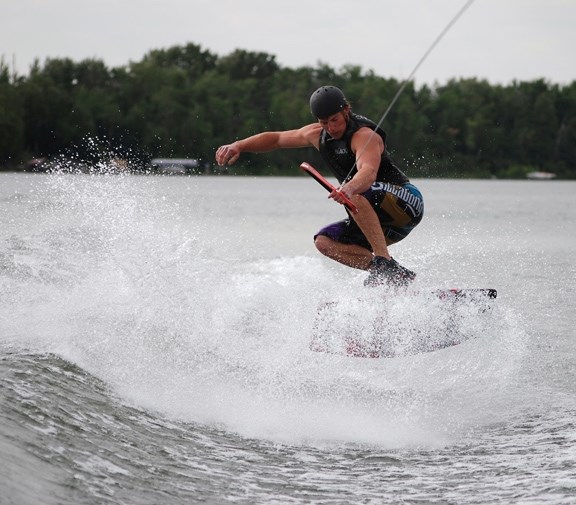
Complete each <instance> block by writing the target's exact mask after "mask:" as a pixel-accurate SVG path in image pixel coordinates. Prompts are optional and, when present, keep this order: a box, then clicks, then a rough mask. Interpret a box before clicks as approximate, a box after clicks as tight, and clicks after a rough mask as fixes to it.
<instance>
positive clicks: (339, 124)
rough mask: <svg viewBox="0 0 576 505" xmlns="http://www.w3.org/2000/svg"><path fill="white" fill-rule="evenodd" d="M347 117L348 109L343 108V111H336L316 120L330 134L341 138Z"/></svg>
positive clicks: (335, 137)
mask: <svg viewBox="0 0 576 505" xmlns="http://www.w3.org/2000/svg"><path fill="white" fill-rule="evenodd" d="M347 117H348V110H347V109H344V110H343V111H340V112H337V113H336V114H332V115H331V116H329V117H327V118H326V119H319V120H318V122H319V123H320V126H322V128H324V130H326V131H327V132H328V133H329V134H330V136H331V137H332V138H334V139H336V140H338V139H340V138H342V135H344V132H345V131H346V119H347Z"/></svg>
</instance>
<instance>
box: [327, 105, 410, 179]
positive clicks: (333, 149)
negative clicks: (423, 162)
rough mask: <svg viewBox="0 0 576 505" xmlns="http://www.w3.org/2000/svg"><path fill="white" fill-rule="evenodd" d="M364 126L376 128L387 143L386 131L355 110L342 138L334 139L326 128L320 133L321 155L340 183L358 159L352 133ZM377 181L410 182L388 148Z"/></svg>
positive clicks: (383, 154) (381, 161)
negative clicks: (395, 162)
mask: <svg viewBox="0 0 576 505" xmlns="http://www.w3.org/2000/svg"><path fill="white" fill-rule="evenodd" d="M363 127H368V128H370V129H372V130H375V131H376V133H377V134H378V135H380V137H382V141H383V142H384V145H386V132H385V131H384V130H383V129H382V128H378V127H377V125H376V123H374V122H373V121H371V120H370V119H368V118H366V117H364V116H361V115H359V114H355V113H353V112H350V113H349V116H348V123H347V125H346V131H345V132H344V135H342V138H340V139H334V138H332V137H331V136H330V134H329V133H328V132H327V131H326V130H322V133H321V134H320V146H319V147H320V155H321V156H322V159H323V160H324V161H325V162H326V163H327V165H328V167H329V168H330V171H331V172H332V173H333V174H334V176H335V177H336V179H338V182H340V183H343V182H344V180H345V179H346V177H347V176H348V174H349V173H350V170H351V169H352V167H353V166H354V163H355V161H356V155H355V154H354V153H353V152H352V147H351V141H352V135H354V133H355V132H356V131H358V130H359V129H360V128H363ZM356 172H357V169H356V167H354V170H353V172H352V173H351V174H350V179H351V178H352V177H354V175H355V174H356ZM376 181H377V182H389V183H391V184H396V185H399V186H401V185H402V184H406V183H407V182H410V180H409V179H408V177H406V175H405V174H404V173H403V172H402V171H401V170H400V169H399V168H398V167H397V166H396V165H394V163H392V160H391V159H390V157H389V156H388V152H387V151H386V149H384V152H383V153H382V157H381V159H380V167H379V169H378V175H377V177H376Z"/></svg>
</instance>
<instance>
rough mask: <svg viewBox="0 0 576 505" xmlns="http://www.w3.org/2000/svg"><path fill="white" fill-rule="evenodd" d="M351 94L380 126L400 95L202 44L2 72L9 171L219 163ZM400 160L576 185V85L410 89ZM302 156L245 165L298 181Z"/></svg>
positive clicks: (249, 160) (395, 128) (394, 138)
mask: <svg viewBox="0 0 576 505" xmlns="http://www.w3.org/2000/svg"><path fill="white" fill-rule="evenodd" d="M323 84H334V85H336V86H338V87H341V88H342V89H343V90H344V92H345V94H346V96H347V98H348V99H349V100H350V102H351V103H352V107H353V109H354V110H355V111H356V112H358V113H361V114H363V115H365V116H368V117H370V118H372V119H373V120H374V121H376V122H378V120H379V119H380V118H381V117H382V114H383V113H384V111H385V110H386V109H387V108H388V106H389V105H390V103H391V101H392V99H393V97H394V95H395V94H396V93H397V91H398V89H399V88H400V86H401V84H402V82H400V81H397V80H396V79H392V78H384V77H379V76H377V75H375V74H374V73H373V72H371V71H368V72H366V71H363V69H362V68H361V67H358V66H353V65H349V66H345V67H343V68H342V69H340V70H339V71H336V70H334V69H332V68H330V67H329V66H327V65H325V64H321V63H320V64H319V65H318V66H317V67H315V68H311V67H302V68H297V69H291V68H283V67H281V66H280V65H278V64H277V63H276V61H275V57H274V56H272V55H270V54H266V53H262V52H258V53H254V52H247V51H244V50H236V51H234V52H233V53H231V54H229V55H227V56H224V57H219V56H216V55H214V54H211V53H210V52H209V51H206V50H203V49H202V48H201V47H200V46H198V45H195V44H188V45H185V46H176V47H172V48H169V49H165V50H155V51H151V52H150V53H148V54H147V55H146V56H145V57H144V58H143V59H142V60H141V61H139V62H132V63H130V64H128V65H126V66H123V67H119V68H107V67H106V65H105V64H104V63H103V62H102V61H99V60H95V59H90V60H84V61H81V62H74V61H72V60H70V59H48V60H46V61H45V62H44V64H43V65H40V64H39V63H38V62H36V63H35V65H34V66H33V67H32V68H31V69H30V72H29V74H28V75H27V76H18V75H13V74H12V73H11V72H10V68H9V66H8V65H7V64H6V63H5V61H4V60H3V59H2V60H0V167H2V168H7V169H15V168H18V167H21V166H23V164H24V163H25V162H26V161H27V160H29V159H31V158H38V157H48V158H51V157H55V156H71V157H73V158H76V159H79V160H86V161H94V160H95V159H96V158H98V157H102V156H111V157H118V158H122V159H128V160H130V162H131V163H139V164H142V166H144V165H145V164H146V163H147V162H148V161H149V160H150V159H151V158H154V157H164V158H168V157H178V158H198V159H200V160H201V161H202V164H203V166H207V164H211V163H213V157H214V151H215V149H216V148H217V147H218V146H219V145H221V144H224V143H229V142H231V141H233V140H235V139H238V138H242V137H245V136H248V135H251V134H254V133H257V132H260V131H263V130H285V129H292V128H297V127H299V126H302V125H304V124H306V123H309V122H312V121H313V118H312V117H311V115H310V112H309V108H308V99H309V97H310V94H311V93H312V91H314V90H315V89H316V88H317V87H319V86H321V85H323ZM383 127H384V129H385V130H386V131H387V132H388V144H389V145H388V147H389V150H390V152H391V154H392V157H393V159H394V160H395V161H396V162H397V164H399V165H400V166H401V167H402V168H403V169H404V170H405V171H406V172H407V173H408V174H409V175H410V176H412V177H440V176H442V177H491V176H495V177H503V178H504V177H524V176H525V174H526V173H527V172H529V171H534V170H542V171H549V172H554V173H556V174H557V175H558V177H560V178H576V82H573V83H572V84H570V85H567V86H560V85H557V84H551V83H548V82H546V81H544V80H536V81H533V82H514V83H512V84H510V85H506V86H502V85H492V84H490V83H488V82H486V81H483V80H477V79H461V80H450V81H449V82H447V83H445V84H438V85H435V86H428V85H423V86H421V87H419V88H416V87H415V86H414V85H413V84H412V83H409V84H408V85H407V87H406V88H405V90H404V92H403V93H402V94H401V95H400V97H399V99H398V101H397V102H396V103H395V105H394V106H393V108H392V109H391V111H390V113H389V114H388V116H387V117H386V119H385V121H384V123H383ZM302 161H309V162H311V163H317V164H318V165H319V166H321V163H320V162H319V161H318V158H317V155H316V153H314V152H313V150H311V151H310V152H303V151H302V150H287V151H276V152H272V153H266V154H264V155H261V154H246V155H243V157H242V158H241V164H240V166H241V167H242V168H243V169H244V170H246V171H248V173H251V174H266V175H268V174H285V175H289V174H295V173H298V167H299V165H300V163H301V162H302Z"/></svg>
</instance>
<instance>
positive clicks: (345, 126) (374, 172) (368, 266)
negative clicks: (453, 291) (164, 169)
mask: <svg viewBox="0 0 576 505" xmlns="http://www.w3.org/2000/svg"><path fill="white" fill-rule="evenodd" d="M310 112H311V113H312V116H313V117H315V118H316V120H317V122H315V123H311V124H308V125H305V126H303V127H301V128H299V129H296V130H287V131H277V132H262V133H258V134H256V135H253V136H251V137H248V138H245V139H242V140H238V141H236V142H233V143H231V144H227V145H223V146H221V147H220V148H218V150H217V151H216V161H217V162H218V164H219V165H220V166H224V165H231V164H232V163H235V162H236V161H237V160H238V158H239V156H240V154H241V153H243V152H256V153H260V152H268V151H272V150H275V149H284V148H297V147H315V148H316V149H317V150H318V151H319V152H320V154H321V156H322V159H323V160H324V161H325V163H326V165H327V166H328V168H329V169H330V171H331V172H332V174H333V175H334V176H335V177H336V179H337V180H338V182H339V183H340V187H339V188H334V189H332V190H331V192H330V195H329V196H330V198H332V199H334V200H335V201H336V202H338V203H340V204H343V205H346V204H347V212H348V217H347V218H346V219H343V220H341V221H338V222H336V223H332V224H330V225H328V226H325V227H324V228H322V229H321V230H320V231H319V232H318V233H317V234H316V235H315V236H314V244H315V245H316V248H317V249H318V250H319V251H320V252H321V253H322V254H324V255H325V256H327V257H329V258H331V259H333V260H335V261H338V262H339V263H342V264H344V265H346V266H349V267H352V268H358V269H362V270H368V271H369V275H368V277H367V278H366V279H365V281H364V284H365V285H366V286H379V285H382V284H388V285H391V286H395V287H398V286H406V285H408V284H409V283H410V282H411V281H412V280H413V279H414V278H415V276H416V274H415V273H414V272H412V271H411V270H409V269H407V268H405V267H403V266H402V265H400V264H399V263H398V262H397V261H396V260H394V259H393V258H392V256H391V255H390V253H389V251H388V246H389V245H391V244H394V243H396V242H399V241H400V240H402V239H404V238H405V237H406V236H408V234H409V233H410V232H411V231H412V230H413V229H414V228H415V227H416V225H418V223H420V221H421V220H422V216H423V214H424V202H423V199H422V195H421V193H420V191H419V190H418V188H416V186H414V185H413V184H411V183H410V180H409V179H408V177H407V176H406V175H405V174H404V173H403V172H402V171H401V170H400V169H399V168H398V167H397V166H396V165H395V164H394V163H393V162H392V160H391V159H390V157H389V155H388V152H387V149H386V143H385V142H386V133H385V132H384V130H382V129H381V128H380V127H379V126H377V125H376V123H374V122H373V121H371V120H370V119H368V118H366V117H364V116H361V115H359V114H356V113H354V112H352V107H351V105H350V103H349V102H348V100H347V99H346V97H345V96H344V93H343V92H342V90H340V89H339V88H337V87H335V86H321V87H320V88H318V89H317V90H316V91H314V93H312V96H311V97H310ZM374 133H376V134H375V135H374ZM307 167H310V166H309V165H307ZM310 168H312V167H310ZM317 180H318V179H317ZM350 204H352V205H350ZM351 209H352V210H351Z"/></svg>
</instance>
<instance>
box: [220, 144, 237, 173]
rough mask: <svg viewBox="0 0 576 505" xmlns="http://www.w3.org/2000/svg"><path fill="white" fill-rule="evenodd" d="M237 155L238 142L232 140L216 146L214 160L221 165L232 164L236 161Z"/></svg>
mask: <svg viewBox="0 0 576 505" xmlns="http://www.w3.org/2000/svg"><path fill="white" fill-rule="evenodd" d="M239 156H240V149H239V148H238V142H234V143H232V144H227V145H225V146H220V147H219V148H218V150H217V151H216V162H217V163H218V165H220V166H221V167H222V166H224V165H232V164H233V163H236V160H237V159H238V157H239Z"/></svg>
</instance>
